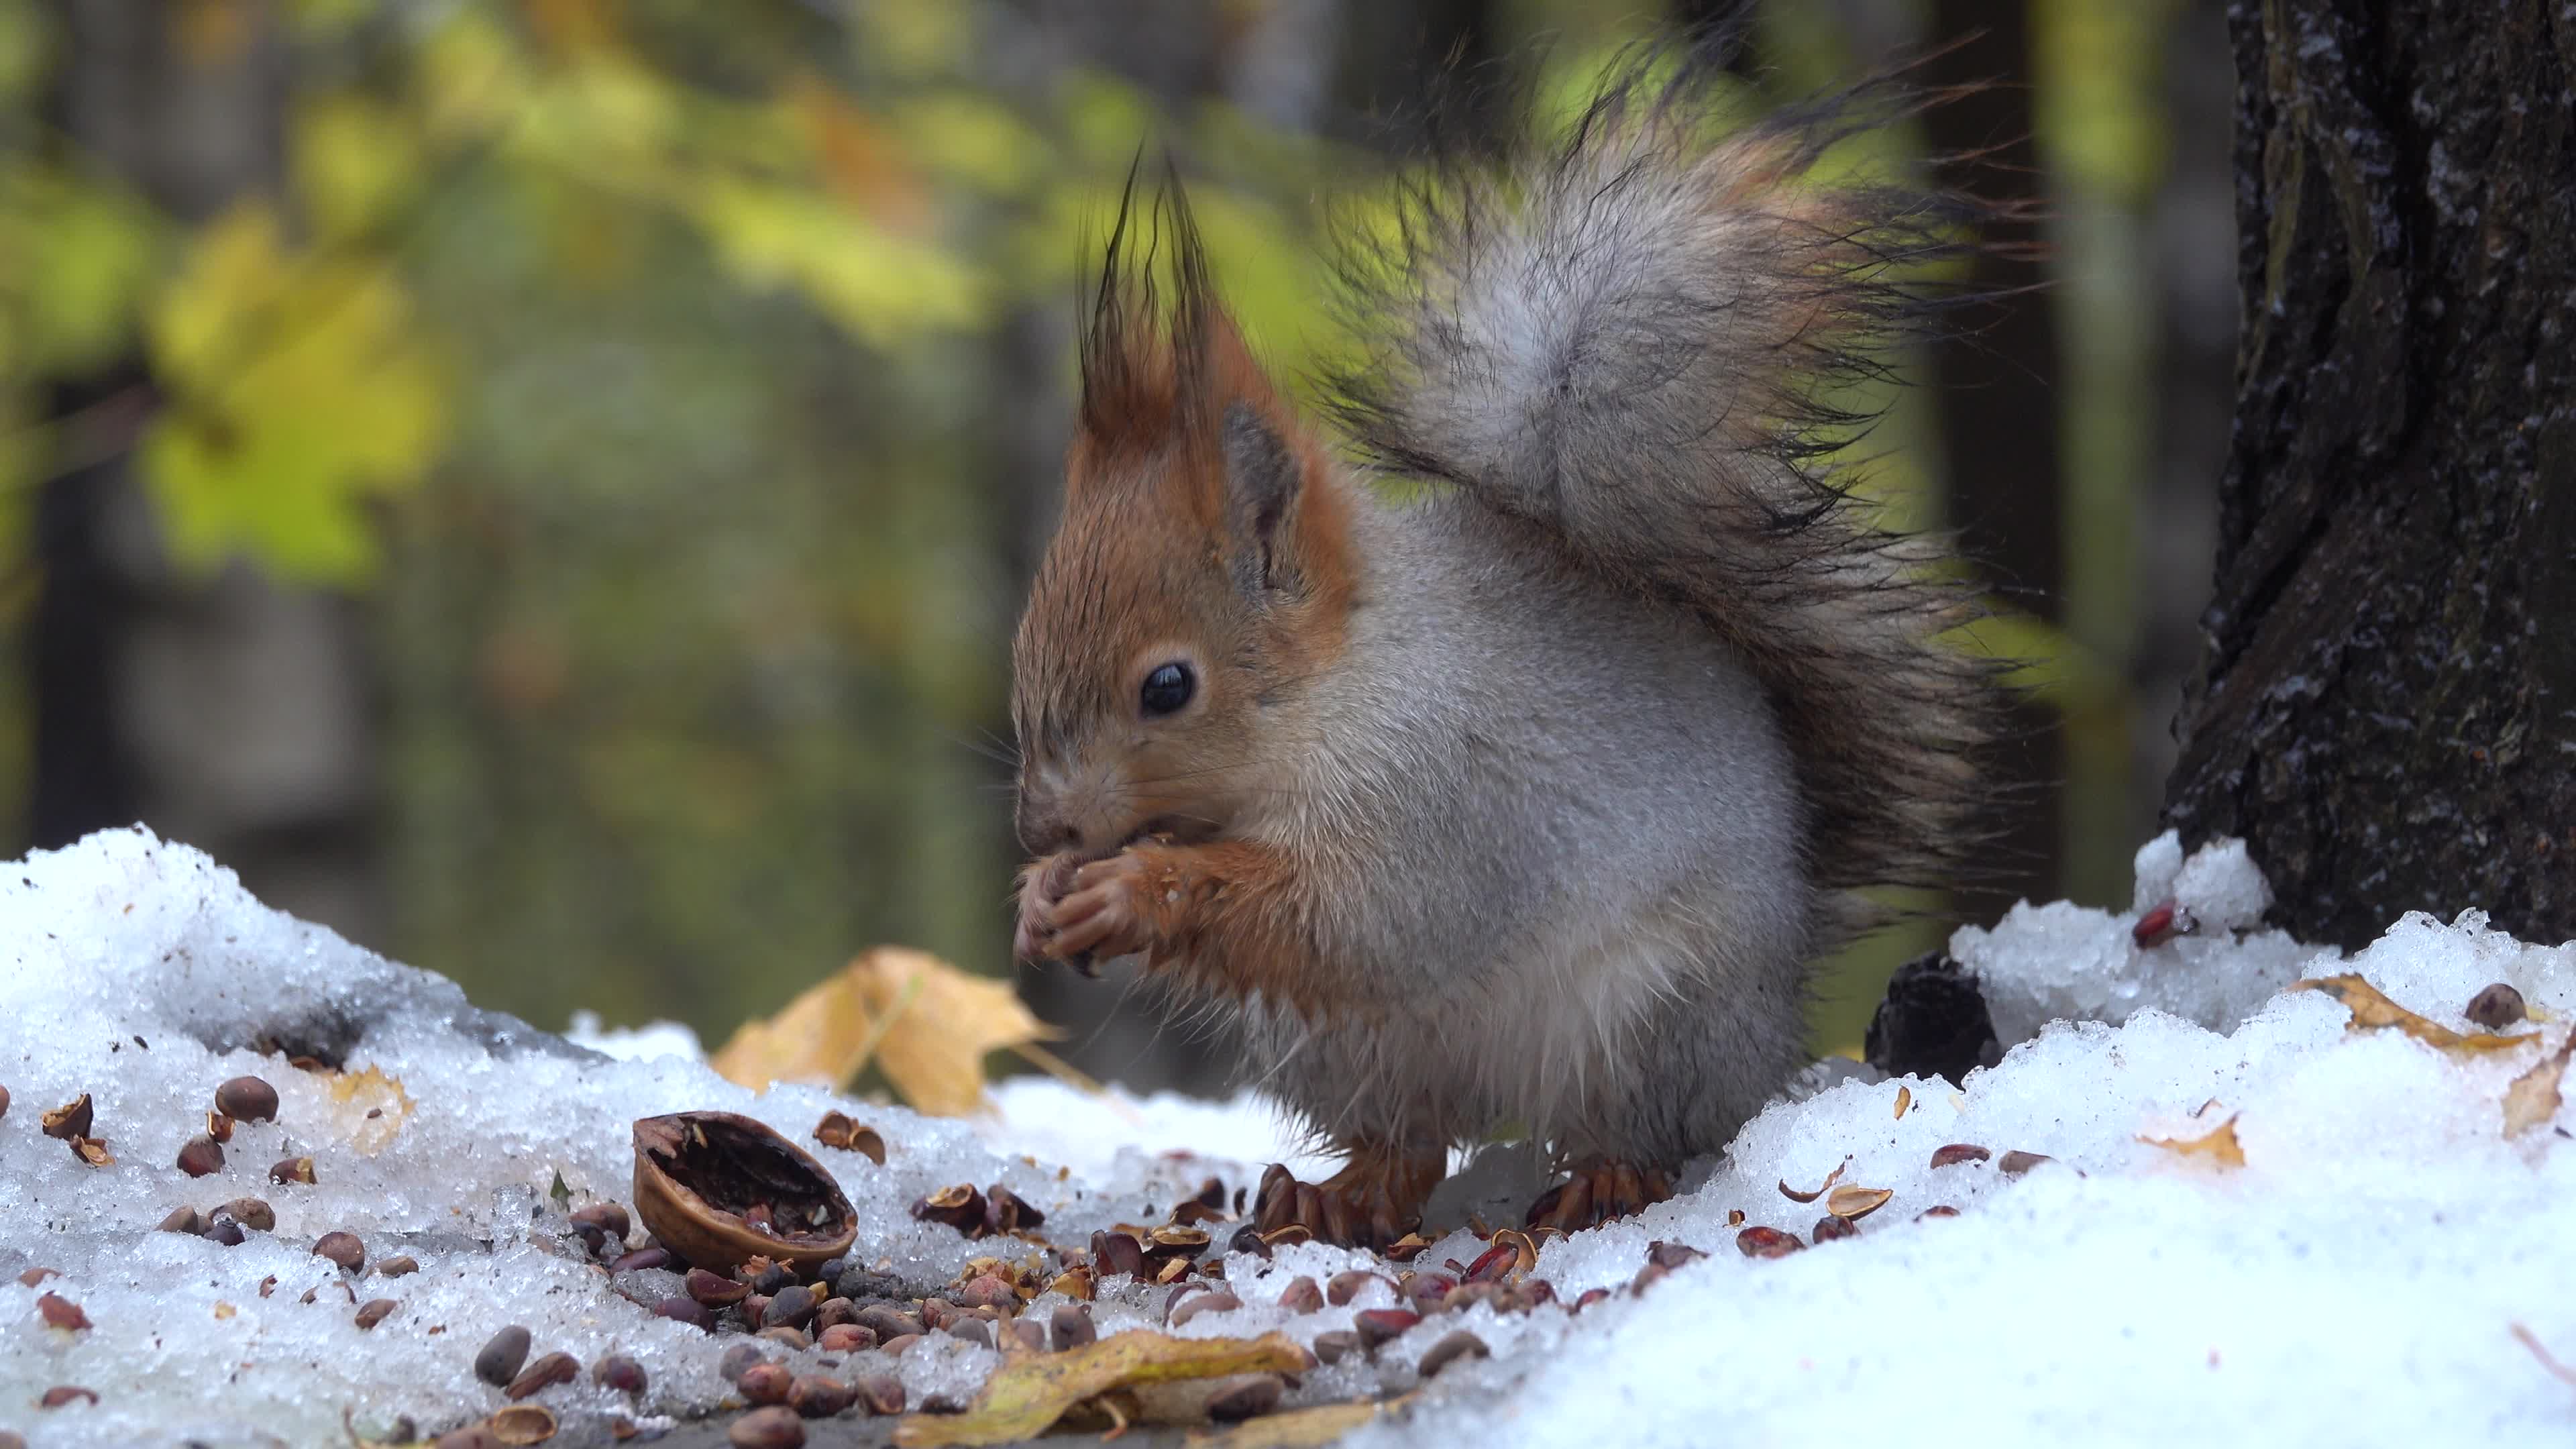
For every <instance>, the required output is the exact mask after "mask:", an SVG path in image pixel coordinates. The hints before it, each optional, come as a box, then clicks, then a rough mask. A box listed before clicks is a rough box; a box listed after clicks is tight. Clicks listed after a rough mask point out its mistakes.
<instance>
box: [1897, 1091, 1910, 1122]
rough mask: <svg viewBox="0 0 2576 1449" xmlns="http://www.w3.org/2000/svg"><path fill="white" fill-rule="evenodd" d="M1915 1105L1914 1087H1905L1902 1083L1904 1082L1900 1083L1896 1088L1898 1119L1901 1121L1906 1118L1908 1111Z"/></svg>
mask: <svg viewBox="0 0 2576 1449" xmlns="http://www.w3.org/2000/svg"><path fill="white" fill-rule="evenodd" d="M1913 1105H1914V1089H1913V1088H1912V1087H1909V1086H1906V1085H1905V1084H1904V1083H1902V1082H1899V1083H1898V1084H1897V1086H1896V1115H1897V1117H1898V1118H1900V1119H1902V1118H1903V1117H1904V1116H1905V1113H1906V1111H1907V1110H1908V1109H1909V1108H1911V1107H1912V1106H1913Z"/></svg>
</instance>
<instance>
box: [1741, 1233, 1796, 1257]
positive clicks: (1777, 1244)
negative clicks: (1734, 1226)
mask: <svg viewBox="0 0 2576 1449" xmlns="http://www.w3.org/2000/svg"><path fill="white" fill-rule="evenodd" d="M1805 1246H1807V1245H1806V1244H1805V1243H1802V1242H1800V1241H1799V1240H1798V1235H1797V1234H1796V1233H1784V1232H1782V1231H1780V1230H1779V1229H1778V1228H1765V1227H1750V1228H1746V1229H1745V1230H1744V1231H1742V1232H1740V1233H1737V1234H1736V1235H1735V1247H1736V1251H1738V1252H1740V1253H1742V1254H1743V1255H1744V1256H1746V1257H1748V1258H1785V1257H1787V1256H1789V1255H1790V1254H1791V1253H1794V1252H1797V1251H1798V1250H1799V1249H1801V1248H1804V1247H1805Z"/></svg>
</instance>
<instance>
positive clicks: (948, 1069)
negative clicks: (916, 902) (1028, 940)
mask: <svg viewBox="0 0 2576 1449" xmlns="http://www.w3.org/2000/svg"><path fill="white" fill-rule="evenodd" d="M1055 1035H1056V1032H1055V1030H1054V1028H1052V1027H1049V1026H1048V1025H1047V1024H1046V1023H1044V1022H1042V1021H1040V1020H1038V1019H1037V1018H1036V1017H1035V1016H1032V1015H1030V1014H1029V1009H1028V1007H1027V1006H1025V1005H1023V1004H1022V1003H1021V1001H1020V998H1019V994H1018V993H1017V992H1015V991H1013V990H1012V989H1011V986H1010V983H1008V982H1005V981H995V980H992V979H990V978H987V977H982V976H976V975H973V974H971V973H969V972H965V971H960V970H958V969H957V968H956V967H954V966H951V965H949V964H948V963H947V962H945V961H942V960H940V959H939V958H938V957H936V956H932V955H929V954H927V953H926V952H921V951H912V950H906V949H905V948H903V947H900V946H880V947H878V948H877V949H876V950H873V951H870V952H869V953H868V954H866V955H864V956H861V957H860V958H859V959H857V960H855V961H853V962H851V963H850V964H849V965H848V966H845V967H843V968H842V969H841V970H840V971H839V972H838V973H836V974H834V975H833V976H832V977H831V978H830V979H829V980H826V981H823V982H821V983H820V984H818V985H816V986H814V987H811V988H809V989H808V990H807V991H806V992H805V993H804V994H803V995H801V996H798V997H797V998H796V999H795V1000H794V1001H791V1002H789V1003H788V1004H787V1007H786V1009H784V1010H782V1011H780V1012H779V1013H778V1014H777V1015H776V1016H773V1017H770V1018H769V1019H768V1020H766V1021H750V1022H745V1023H744V1024H743V1025H742V1027H741V1028H740V1029H738V1030H736V1031H735V1032H734V1034H733V1037H732V1039H730V1040H728V1041H727V1042H726V1043H725V1044H724V1048H723V1049H722V1050H720V1051H718V1052H717V1053H716V1054H715V1056H714V1057H713V1058H712V1059H711V1064H712V1065H713V1066H714V1067H715V1069H716V1071H717V1073H718V1074H720V1075H721V1076H723V1077H724V1078H725V1080H727V1081H730V1082H735V1083H738V1084H740V1085H742V1086H746V1087H750V1088H752V1089H754V1090H758V1089H760V1088H762V1087H766V1086H768V1085H769V1084H770V1083H771V1082H776V1081H796V1082H812V1083H815V1084H818V1085H821V1086H826V1087H835V1088H837V1087H841V1086H845V1085H847V1084H848V1082H849V1081H850V1079H851V1078H852V1077H855V1076H857V1075H858V1072H859V1069H860V1068H861V1067H864V1066H866V1065H867V1064H868V1061H869V1059H870V1058H871V1057H873V1058H874V1059H875V1061H876V1064H877V1068H878V1070H880V1071H882V1072H884V1073H885V1076H886V1080H887V1081H888V1082H890V1083H892V1084H893V1086H894V1089H895V1091H897V1092H899V1093H901V1094H902V1096H903V1099H904V1101H905V1102H906V1103H908V1104H910V1105H911V1106H912V1108H913V1109H914V1110H916V1111H919V1112H924V1113H927V1114H929V1115H931V1116H934V1117H962V1116H965V1115H967V1114H968V1113H971V1112H973V1111H975V1110H977V1109H978V1108H980V1107H981V1106H982V1105H983V1103H984V1057H985V1055H986V1054H987V1053H989V1052H994V1051H998V1050H1001V1049H1002V1048H1005V1047H1017V1046H1025V1045H1027V1044H1028V1043H1030V1042H1036V1041H1043V1040H1047V1039H1049V1038H1051V1037H1053V1036H1055Z"/></svg>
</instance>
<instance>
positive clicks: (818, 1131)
mask: <svg viewBox="0 0 2576 1449" xmlns="http://www.w3.org/2000/svg"><path fill="white" fill-rule="evenodd" d="M814 1140H815V1141H817V1142H820V1143H822V1144H823V1145H824V1146H826V1147H837V1148H840V1149H841V1150H842V1151H844V1152H856V1153H859V1154H861V1155H863V1156H865V1157H866V1158H867V1159H868V1160H869V1161H870V1162H873V1163H875V1164H876V1165H877V1166H879V1167H883V1166H885V1160H886V1146H885V1138H883V1137H881V1136H879V1135H878V1134H877V1129H875V1128H874V1127H868V1126H863V1125H861V1124H859V1123H857V1122H854V1121H852V1120H850V1118H848V1117H847V1116H844V1115H843V1114H841V1113H839V1112H826V1113H824V1114H823V1120H822V1121H820V1122H818V1123H816V1124H814Z"/></svg>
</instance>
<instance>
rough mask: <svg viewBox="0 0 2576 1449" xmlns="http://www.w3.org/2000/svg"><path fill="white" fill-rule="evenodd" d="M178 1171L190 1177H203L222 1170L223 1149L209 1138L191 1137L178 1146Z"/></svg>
mask: <svg viewBox="0 0 2576 1449" xmlns="http://www.w3.org/2000/svg"><path fill="white" fill-rule="evenodd" d="M179 1170H180V1171H181V1172H184V1173H186V1174H188V1175H189V1176H190V1177H204V1176H206V1175H208V1174H210V1173H217V1172H221V1171H223V1170H224V1149H223V1148H222V1147H220V1146H218V1145H216V1142H215V1139H214V1138H213V1137H211V1136H198V1137H191V1138H189V1139H188V1140H187V1141H185V1142H183V1143H181V1144H179Z"/></svg>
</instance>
